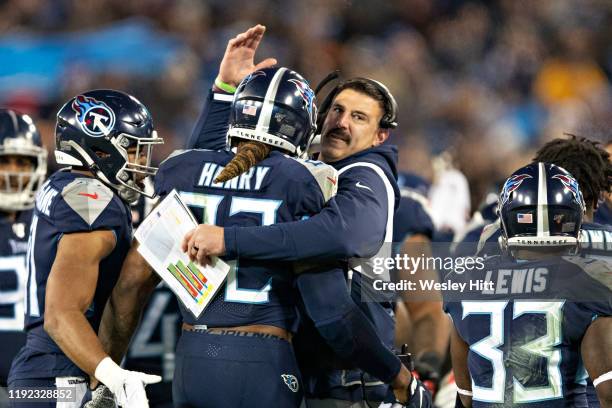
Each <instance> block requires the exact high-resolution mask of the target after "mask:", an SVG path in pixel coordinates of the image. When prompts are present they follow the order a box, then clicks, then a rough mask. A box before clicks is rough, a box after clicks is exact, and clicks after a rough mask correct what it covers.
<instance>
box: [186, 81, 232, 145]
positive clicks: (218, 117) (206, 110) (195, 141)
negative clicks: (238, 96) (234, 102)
mask: <svg viewBox="0 0 612 408" xmlns="http://www.w3.org/2000/svg"><path fill="white" fill-rule="evenodd" d="M231 98H232V95H230V94H227V93H222V92H213V91H212V90H211V91H210V92H209V93H208V95H207V96H206V99H205V101H204V107H203V108H202V113H201V114H200V116H199V117H198V121H197V122H196V126H195V128H194V129H193V132H192V134H191V136H190V137H189V139H188V140H187V146H186V148H187V149H210V150H222V149H225V147H226V145H227V143H226V135H227V129H228V122H229V115H230V107H231Z"/></svg>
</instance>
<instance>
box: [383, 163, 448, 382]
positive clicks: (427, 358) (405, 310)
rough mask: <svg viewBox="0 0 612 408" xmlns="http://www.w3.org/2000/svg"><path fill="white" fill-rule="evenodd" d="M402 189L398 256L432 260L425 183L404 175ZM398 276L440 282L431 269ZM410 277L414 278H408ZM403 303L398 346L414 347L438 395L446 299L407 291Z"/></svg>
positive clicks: (420, 369)
mask: <svg viewBox="0 0 612 408" xmlns="http://www.w3.org/2000/svg"><path fill="white" fill-rule="evenodd" d="M398 185H399V186H400V194H401V197H400V204H399V207H398V209H397V211H396V212H395V216H394V219H393V242H394V245H395V246H397V247H398V248H397V250H396V251H394V252H395V253H398V254H400V255H402V256H403V255H404V254H405V255H407V256H409V257H414V258H418V257H421V256H431V252H432V248H431V240H432V237H433V235H434V224H433V221H432V219H431V215H430V209H429V207H430V205H429V201H428V199H427V196H426V194H427V187H426V184H425V181H424V180H422V179H421V178H420V177H418V176H416V175H414V174H411V173H403V174H400V175H399V177H398ZM397 272H398V273H397V278H399V279H411V280H415V278H416V279H420V280H430V279H433V280H436V279H437V271H435V270H428V269H427V268H419V269H418V270H415V271H409V270H406V269H401V270H398V271H397ZM410 274H412V276H407V275H410ZM399 300H400V301H399V302H397V304H396V307H395V313H396V319H397V327H396V334H395V342H396V344H399V345H401V344H405V343H407V344H410V345H411V347H410V350H411V352H412V353H414V355H415V370H416V372H417V373H418V374H419V379H420V380H421V381H422V382H423V383H424V384H425V385H426V386H427V387H428V389H429V390H430V391H431V392H432V394H434V393H435V390H436V389H437V385H438V384H437V383H438V381H439V379H440V370H441V368H442V364H443V363H444V358H445V356H446V352H447V348H448V339H449V333H450V332H449V330H450V325H449V321H448V317H447V316H446V315H445V314H444V311H443V310H442V298H441V296H440V295H439V293H437V292H435V291H431V292H428V293H418V294H417V293H415V292H413V291H410V292H408V291H404V292H402V297H401V299H399Z"/></svg>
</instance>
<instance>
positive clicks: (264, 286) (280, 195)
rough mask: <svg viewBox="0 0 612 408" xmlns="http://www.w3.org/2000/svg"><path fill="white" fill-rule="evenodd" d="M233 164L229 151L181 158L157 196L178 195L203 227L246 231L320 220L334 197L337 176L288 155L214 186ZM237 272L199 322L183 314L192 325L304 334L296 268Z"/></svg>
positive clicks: (161, 180) (167, 170) (268, 266)
mask: <svg viewBox="0 0 612 408" xmlns="http://www.w3.org/2000/svg"><path fill="white" fill-rule="evenodd" d="M232 157H233V153H231V152H228V151H222V152H221V151H219V152H215V151H209V150H188V151H184V152H178V153H176V154H174V155H172V156H171V157H169V158H168V159H167V160H166V161H165V162H163V163H162V165H161V166H160V169H159V171H158V173H157V176H156V178H155V190H156V192H157V193H158V194H159V195H160V196H163V195H165V194H167V193H168V192H170V191H171V190H172V189H173V188H176V189H177V190H178V191H179V193H180V195H181V198H182V199H183V200H184V201H185V202H186V203H187V205H188V206H189V207H190V208H191V210H192V212H193V213H194V215H195V216H196V219H198V220H200V222H207V223H211V224H217V225H221V226H233V225H235V226H243V227H246V226H258V225H271V224H276V223H281V222H287V221H296V220H299V219H301V218H302V217H304V216H309V215H312V214H314V213H317V212H319V211H320V210H321V208H322V207H323V206H324V204H325V202H326V201H327V200H328V199H329V198H330V197H331V195H332V194H333V193H334V188H335V183H336V179H335V172H334V170H333V169H331V168H330V167H329V166H327V165H324V164H323V163H320V162H315V161H310V160H298V159H292V158H289V157H288V156H285V155H284V154H282V153H280V152H272V153H271V154H270V156H269V157H268V158H267V159H265V160H263V161H262V162H261V163H259V164H258V165H257V166H255V167H253V168H251V169H250V170H249V171H247V172H246V173H243V174H242V175H240V176H238V177H235V178H233V179H231V180H228V181H227V182H225V183H214V179H215V178H216V177H217V175H218V174H219V173H220V172H221V171H222V170H223V168H224V166H225V165H226V164H227V163H228V162H229V161H230V160H231V159H232ZM229 193H231V195H230V194H229ZM229 264H230V266H231V268H230V272H229V275H228V277H227V281H226V282H227V283H226V286H225V288H221V289H220V290H219V292H218V293H217V295H216V297H215V299H214V300H213V301H212V302H211V304H210V305H209V306H208V307H207V309H206V310H205V311H204V313H203V314H202V315H201V316H200V318H199V319H197V320H196V319H195V318H194V317H193V315H192V314H191V313H189V312H188V311H186V310H184V309H183V308H182V314H183V319H184V321H185V322H186V323H189V324H198V325H208V326H210V327H234V326H243V325H248V324H265V325H272V326H277V327H280V328H283V329H287V330H289V331H295V330H296V329H297V324H298V316H297V314H296V311H295V300H296V299H297V294H296V291H295V289H294V287H293V277H292V273H291V272H290V270H291V268H292V265H291V264H289V263H282V262H263V261H252V260H242V259H241V260H240V261H230V262H229Z"/></svg>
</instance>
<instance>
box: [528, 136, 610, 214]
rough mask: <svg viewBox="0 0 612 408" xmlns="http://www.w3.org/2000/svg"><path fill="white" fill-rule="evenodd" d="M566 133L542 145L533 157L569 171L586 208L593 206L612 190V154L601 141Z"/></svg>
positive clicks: (535, 159)
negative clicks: (600, 143) (560, 137)
mask: <svg viewBox="0 0 612 408" xmlns="http://www.w3.org/2000/svg"><path fill="white" fill-rule="evenodd" d="M566 135H567V136H570V137H569V138H567V139H554V140H552V141H550V142H548V143H546V144H545V145H544V146H542V148H541V149H540V150H538V152H537V153H536V157H534V159H533V160H534V161H535V162H545V163H552V164H556V165H557V166H561V167H563V168H564V169H565V170H567V171H569V172H570V173H571V174H572V175H573V176H574V177H575V178H576V180H577V181H578V184H579V185H580V190H581V191H582V194H583V196H584V201H585V203H586V205H587V209H594V208H596V207H597V201H598V200H599V199H600V198H601V196H602V194H603V193H609V192H610V190H611V189H612V163H610V154H609V153H608V152H607V151H605V150H604V149H602V148H601V147H600V145H599V142H594V141H592V140H589V139H587V138H584V137H580V138H579V137H577V136H575V135H572V134H568V133H566Z"/></svg>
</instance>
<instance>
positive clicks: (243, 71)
mask: <svg viewBox="0 0 612 408" xmlns="http://www.w3.org/2000/svg"><path fill="white" fill-rule="evenodd" d="M265 31H266V27H265V26H262V25H261V24H257V25H256V26H253V27H251V28H249V29H248V30H246V31H245V32H243V33H240V34H238V35H237V36H235V37H234V38H232V39H231V40H229V42H228V43H227V48H226V49H225V54H224V55H223V59H222V60H221V65H220V66H219V75H218V76H217V79H218V80H220V81H221V82H224V83H226V84H228V85H231V86H233V87H236V86H238V84H239V83H240V81H242V79H243V78H244V77H246V76H247V75H249V74H250V73H251V72H254V71H257V70H258V69H264V68H269V67H272V66H274V65H276V59H274V58H266V59H265V60H263V61H261V62H260V63H259V64H257V65H256V64H255V52H256V51H257V47H258V46H259V43H260V42H261V39H262V38H263V35H264V33H265Z"/></svg>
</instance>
